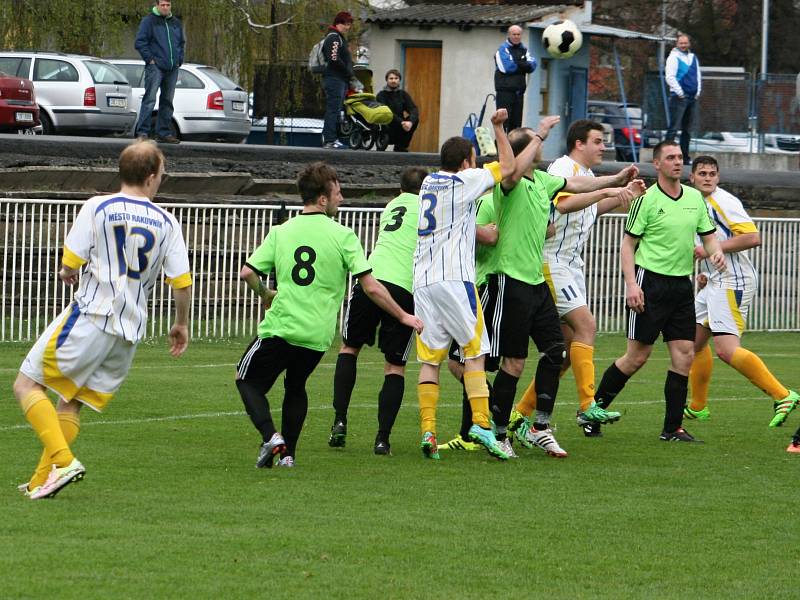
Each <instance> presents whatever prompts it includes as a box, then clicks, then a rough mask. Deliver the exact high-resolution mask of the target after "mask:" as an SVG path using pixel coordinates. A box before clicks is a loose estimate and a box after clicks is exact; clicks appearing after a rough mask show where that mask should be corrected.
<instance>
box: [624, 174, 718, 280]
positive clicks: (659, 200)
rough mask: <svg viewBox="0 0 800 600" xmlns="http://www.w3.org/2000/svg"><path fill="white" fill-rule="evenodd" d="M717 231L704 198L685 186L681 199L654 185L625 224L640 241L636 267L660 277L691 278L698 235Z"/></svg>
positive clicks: (642, 197)
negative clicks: (686, 276) (689, 276)
mask: <svg viewBox="0 0 800 600" xmlns="http://www.w3.org/2000/svg"><path fill="white" fill-rule="evenodd" d="M714 231H716V228H715V227H714V225H713V223H711V219H710V218H709V216H708V210H707V209H706V204H705V202H704V201H703V196H702V195H701V194H700V192H698V191H697V190H696V189H694V188H691V187H688V186H685V185H681V193H680V195H679V196H678V197H677V198H673V197H672V196H670V195H668V194H667V193H666V192H665V191H664V190H662V189H661V188H660V187H659V185H658V183H656V184H654V185H651V186H650V187H649V188H648V189H647V192H646V193H645V195H644V196H640V197H639V198H637V199H636V200H634V201H633V203H632V204H631V207H630V210H629V211H628V220H627V222H626V223H625V233H627V234H628V235H632V236H634V237H637V238H639V245H638V246H637V248H636V254H635V256H634V260H635V262H636V264H637V265H639V266H640V267H643V268H645V269H647V270H648V271H652V272H653V273H659V274H660V275H676V276H678V275H691V274H692V270H693V269H694V243H695V234H698V235H706V234H709V233H714Z"/></svg>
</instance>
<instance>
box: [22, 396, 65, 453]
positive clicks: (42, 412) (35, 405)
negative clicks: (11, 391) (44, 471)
mask: <svg viewBox="0 0 800 600" xmlns="http://www.w3.org/2000/svg"><path fill="white" fill-rule="evenodd" d="M21 404H22V410H23V411H24V412H25V418H26V419H27V420H28V423H30V424H31V427H33V430H34V431H35V432H36V435H37V436H39V440H40V441H41V442H42V445H43V446H44V451H45V453H46V454H47V460H48V461H49V462H50V463H52V464H55V465H56V466H59V467H66V466H67V465H68V464H69V463H71V462H72V461H73V459H74V458H75V457H74V456H73V454H72V452H71V451H70V449H69V444H67V440H66V439H64V433H63V432H62V431H61V426H60V425H59V423H58V413H56V408H55V406H53V403H52V402H50V400H49V398H48V397H47V394H45V393H44V392H43V391H42V390H34V391H33V392H30V393H29V394H28V395H27V396H25V398H23V399H22V402H21Z"/></svg>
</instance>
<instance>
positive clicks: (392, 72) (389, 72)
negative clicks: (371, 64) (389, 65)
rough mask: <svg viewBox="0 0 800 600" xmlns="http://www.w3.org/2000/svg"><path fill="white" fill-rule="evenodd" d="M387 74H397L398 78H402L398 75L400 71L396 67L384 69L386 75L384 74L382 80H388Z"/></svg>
mask: <svg viewBox="0 0 800 600" xmlns="http://www.w3.org/2000/svg"><path fill="white" fill-rule="evenodd" d="M389 75H397V78H398V79H402V78H403V76H402V75H400V71H398V70H397V69H389V70H388V71H386V75H385V76H384V78H383V80H384V81H389Z"/></svg>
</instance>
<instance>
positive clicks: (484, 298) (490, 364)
mask: <svg viewBox="0 0 800 600" xmlns="http://www.w3.org/2000/svg"><path fill="white" fill-rule="evenodd" d="M478 298H480V300H481V307H482V308H483V326H484V327H485V328H486V335H488V336H489V340H491V339H492V320H491V314H492V311H493V310H494V304H492V299H491V298H489V286H487V285H482V286H481V287H479V288H478ZM450 360H455V361H457V362H460V363H461V364H464V359H463V358H462V357H461V350H460V348H459V346H458V343H457V342H456V341H455V340H453V343H452V344H450ZM499 368H500V357H499V356H491V355H489V354H487V355H485V356H484V359H483V370H484V371H490V372H494V371H497V369H499Z"/></svg>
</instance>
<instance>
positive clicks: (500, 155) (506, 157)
mask: <svg viewBox="0 0 800 600" xmlns="http://www.w3.org/2000/svg"><path fill="white" fill-rule="evenodd" d="M507 120H508V111H507V110H506V109H505V108H501V109H498V110H496V111H495V113H494V114H493V115H492V119H491V121H492V127H494V138H495V143H496V144H497V160H498V162H499V163H500V175H501V177H502V178H503V179H505V178H506V177H508V176H509V175H511V174H512V173H513V172H514V152H513V150H511V144H509V143H508V136H507V135H506V130H505V129H503V123H505V122H506V121H507Z"/></svg>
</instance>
